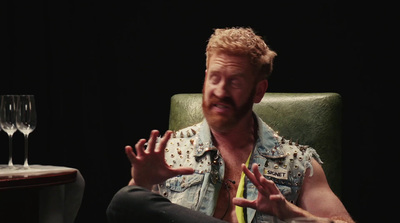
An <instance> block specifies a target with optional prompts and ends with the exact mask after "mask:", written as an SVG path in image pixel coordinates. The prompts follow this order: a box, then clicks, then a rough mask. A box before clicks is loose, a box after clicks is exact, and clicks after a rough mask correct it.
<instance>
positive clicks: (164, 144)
mask: <svg viewBox="0 0 400 223" xmlns="http://www.w3.org/2000/svg"><path fill="white" fill-rule="evenodd" d="M171 135H172V131H170V130H167V131H166V132H165V133H164V136H163V137H162V138H161V140H160V143H159V144H158V146H157V148H155V150H154V152H160V151H164V149H165V147H167V143H168V141H169V139H170V138H171Z"/></svg>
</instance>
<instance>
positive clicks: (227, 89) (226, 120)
mask: <svg viewBox="0 0 400 223" xmlns="http://www.w3.org/2000/svg"><path fill="white" fill-rule="evenodd" d="M252 72H253V69H252V66H251V64H250V62H249V59H248V58H247V57H244V56H237V55H231V54H225V53H216V54H214V55H212V56H211V58H210V59H209V64H208V69H207V70H206V77H205V80H204V86H203V113H204V116H205V118H206V119H207V121H208V124H209V125H210V127H211V128H213V129H214V130H216V131H220V132H225V131H227V130H229V129H231V128H232V127H234V126H235V125H236V124H237V123H238V122H239V121H240V120H242V119H243V117H245V116H246V115H251V112H252V107H253V102H254V100H253V99H254V94H255V91H256V90H255V75H254V74H253V73H252Z"/></svg>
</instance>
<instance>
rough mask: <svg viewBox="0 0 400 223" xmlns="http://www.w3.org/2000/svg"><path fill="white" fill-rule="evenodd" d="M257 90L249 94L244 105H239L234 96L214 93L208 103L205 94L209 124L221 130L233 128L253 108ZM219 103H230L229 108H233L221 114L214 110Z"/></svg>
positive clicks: (204, 105) (205, 111) (205, 112)
mask: <svg viewBox="0 0 400 223" xmlns="http://www.w3.org/2000/svg"><path fill="white" fill-rule="evenodd" d="M254 94H255V91H254V90H253V92H251V94H250V95H249V98H248V100H247V101H246V103H245V104H243V105H242V106H240V107H239V106H237V105H236V104H235V102H234V101H233V100H232V98H228V97H225V98H217V97H216V96H214V95H212V96H211V98H210V100H209V101H208V103H206V101H205V100H204V94H203V103H202V107H203V114H204V117H205V118H206V120H207V122H208V125H209V126H210V127H211V128H213V129H215V130H217V131H220V132H225V131H228V130H229V129H232V128H233V127H234V126H235V125H236V124H238V123H239V122H240V121H241V120H242V119H243V117H245V116H246V114H248V112H249V111H251V110H252V109H253V97H254ZM217 103H223V104H226V105H228V107H229V109H230V110H231V111H230V112H228V113H224V114H220V113H217V112H215V111H213V109H214V107H215V105H216V104H217Z"/></svg>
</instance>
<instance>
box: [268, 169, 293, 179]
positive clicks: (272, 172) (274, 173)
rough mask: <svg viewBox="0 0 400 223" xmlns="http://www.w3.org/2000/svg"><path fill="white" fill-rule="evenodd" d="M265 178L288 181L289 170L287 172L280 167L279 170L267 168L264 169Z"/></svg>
mask: <svg viewBox="0 0 400 223" xmlns="http://www.w3.org/2000/svg"><path fill="white" fill-rule="evenodd" d="M264 176H268V177H273V178H276V179H281V180H287V179H288V170H286V169H284V168H282V167H278V168H276V167H275V168H274V167H272V168H270V167H265V168H264Z"/></svg>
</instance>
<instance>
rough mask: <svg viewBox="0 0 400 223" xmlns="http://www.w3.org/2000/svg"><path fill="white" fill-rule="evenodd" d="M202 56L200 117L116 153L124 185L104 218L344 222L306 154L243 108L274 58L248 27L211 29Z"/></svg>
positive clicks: (260, 90)
mask: <svg viewBox="0 0 400 223" xmlns="http://www.w3.org/2000/svg"><path fill="white" fill-rule="evenodd" d="M206 56H207V60H206V72H205V80H204V85H203V102H202V108H203V113H204V117H205V119H204V120H203V121H202V122H201V123H198V124H196V125H194V126H190V127H187V128H185V129H182V130H180V131H178V132H172V131H167V132H166V133H165V134H164V135H163V136H162V137H160V136H159V132H158V131H157V130H153V131H152V132H151V135H150V138H149V140H148V142H147V144H146V140H145V139H141V140H139V141H138V142H137V144H136V145H135V149H136V153H134V152H133V149H132V147H131V146H126V148H125V151H126V154H127V156H128V158H129V160H130V162H131V164H132V169H131V174H132V179H131V181H130V182H129V185H128V186H127V187H124V188H122V189H121V190H120V191H119V192H118V193H117V194H116V195H115V196H114V198H113V200H112V201H111V203H110V205H109V207H108V210H107V216H108V219H109V221H110V222H133V221H135V220H137V219H143V221H145V222H223V221H227V222H249V223H250V222H280V221H289V220H290V219H296V218H307V219H313V220H316V221H319V222H325V221H326V222H331V221H333V220H335V221H338V222H340V221H342V222H353V220H352V218H351V217H350V215H349V214H348V212H347V211H346V209H345V207H344V206H343V204H342V203H341V201H340V200H339V199H338V198H337V197H336V196H335V194H334V193H333V192H332V191H331V189H330V187H329V185H328V183H327V180H326V177H325V174H324V171H323V169H322V167H321V165H320V163H322V162H321V161H320V159H319V156H318V154H317V153H316V151H315V150H314V149H312V148H309V147H307V146H302V145H297V144H296V145H295V144H294V143H292V142H290V141H287V140H285V139H283V138H281V137H280V136H278V135H276V133H274V131H273V130H272V129H271V128H270V127H269V126H268V125H267V124H266V123H264V122H263V121H262V120H261V119H260V118H259V117H258V116H257V115H256V114H255V113H254V112H253V110H252V107H253V104H254V103H259V102H260V101H261V99H262V97H263V96H264V93H265V92H266V90H267V87H268V80H267V78H268V77H269V75H270V74H271V71H272V67H273V60H274V57H275V56H276V53H275V52H274V51H272V50H271V49H269V47H268V46H267V45H266V44H265V42H264V41H263V40H262V38H261V37H259V36H257V35H256V34H255V33H254V32H253V30H252V29H250V28H227V29H216V30H215V32H214V34H213V35H212V36H211V37H210V39H209V42H208V45H207V49H206ZM154 185H156V186H155V187H156V188H157V190H158V193H154V192H151V191H150V190H151V189H152V188H153V186H154ZM211 216H212V217H211Z"/></svg>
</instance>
